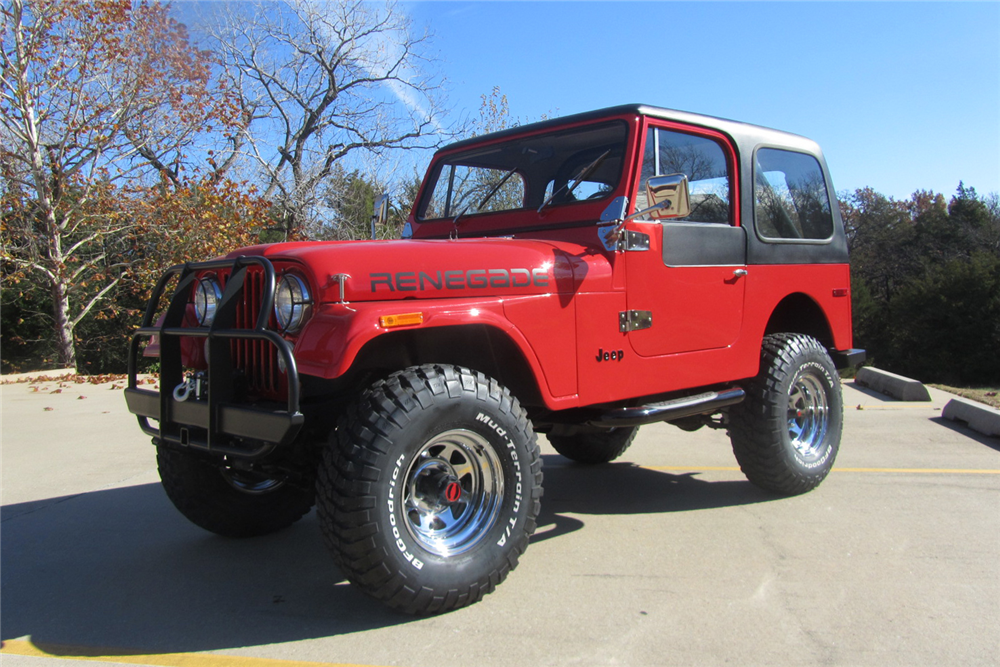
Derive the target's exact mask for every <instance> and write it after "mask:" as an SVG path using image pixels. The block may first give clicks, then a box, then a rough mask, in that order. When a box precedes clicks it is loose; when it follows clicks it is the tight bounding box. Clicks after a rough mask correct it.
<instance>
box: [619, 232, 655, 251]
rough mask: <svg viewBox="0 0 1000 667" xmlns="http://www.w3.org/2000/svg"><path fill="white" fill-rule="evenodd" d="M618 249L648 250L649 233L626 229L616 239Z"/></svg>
mask: <svg viewBox="0 0 1000 667" xmlns="http://www.w3.org/2000/svg"><path fill="white" fill-rule="evenodd" d="M618 249H619V250H623V251H625V252H643V251H645V250H649V234H644V233H642V232H634V231H632V230H631V229H626V230H625V231H624V232H623V233H622V235H621V237H620V238H619V239H618Z"/></svg>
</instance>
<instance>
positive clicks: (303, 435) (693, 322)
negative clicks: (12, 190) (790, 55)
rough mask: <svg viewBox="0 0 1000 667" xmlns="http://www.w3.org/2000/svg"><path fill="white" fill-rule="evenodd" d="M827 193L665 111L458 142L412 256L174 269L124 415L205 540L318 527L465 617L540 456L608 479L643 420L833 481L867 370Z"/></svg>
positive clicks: (398, 251) (778, 160) (793, 168)
mask: <svg viewBox="0 0 1000 667" xmlns="http://www.w3.org/2000/svg"><path fill="white" fill-rule="evenodd" d="M833 193H834V191H833V186H832V183H831V182H830V177H829V174H828V173H827V169H826V164H825V162H824V160H823V156H822V154H821V152H820V149H819V147H818V146H817V145H816V144H815V143H813V142H812V141H809V140H807V139H804V138H802V137H798V136H795V135H791V134H786V133H784V132H778V131H775V130H769V129H765V128H762V127H755V126H752V125H746V124H743V123H737V122H733V121H728V120H721V119H718V118H711V117H707V116H700V115H694V114H690V113H683V112H678V111H669V110H665V109H658V108H654V107H648V106H639V105H631V106H621V107H615V108H611V109H604V110H601V111H595V112H592V113H586V114H580V115H574V116H569V117H566V118H559V119H556V120H550V121H545V122H541V123H536V124H533V125H527V126H523V127H518V128H514V129H511V130H505V131H503V132H497V133H495V134H490V135H486V136H482V137H477V138H475V139H469V140H467V141H461V142H458V143H455V144H451V145H449V146H446V147H445V148H443V149H441V150H440V151H438V153H437V154H436V155H435V156H434V158H433V160H432V161H431V164H430V167H429V169H428V171H427V176H426V178H425V179H424V183H423V186H422V188H421V191H420V194H419V196H418V198H417V200H416V204H415V206H414V209H413V211H412V213H411V215H410V218H409V220H408V222H407V223H406V226H405V229H404V231H403V238H402V239H401V240H397V241H351V242H309V243H282V244H275V245H266V246H255V247H251V248H242V249H240V250H237V251H234V252H233V253H231V254H230V255H228V256H226V257H224V258H221V259H215V260H211V261H205V262H195V263H189V264H184V265H182V266H176V267H173V268H172V269H170V270H169V271H168V272H167V274H166V275H165V276H164V277H163V279H162V280H161V281H160V283H159V284H158V286H157V287H156V290H155V292H154V294H153V297H152V299H151V301H150V305H149V307H148V308H147V312H146V314H145V319H144V322H143V325H142V328H141V329H139V331H138V332H137V333H136V335H135V338H134V339H133V342H132V346H131V350H130V356H129V362H130V372H129V388H128V389H127V391H126V397H127V400H128V406H129V410H131V411H132V412H133V413H135V414H136V415H138V417H139V423H140V425H141V427H142V429H143V430H144V431H145V432H146V433H148V434H150V435H152V436H153V442H154V444H155V445H156V448H157V461H158V464H159V470H160V476H161V479H162V481H163V486H164V488H165V489H166V492H167V494H168V495H169V497H170V499H171V500H172V501H173V503H174V504H175V505H176V506H177V508H178V509H179V510H180V511H181V512H182V513H183V514H184V515H185V516H186V517H187V518H188V519H190V520H191V521H193V522H194V523H196V524H197V525H199V526H201V527H203V528H205V529H207V530H210V531H213V532H215V533H219V534H221V535H228V536H250V535H261V534H264V533H268V532H271V531H275V530H278V529H280V528H284V527H286V526H288V525H290V524H292V523H293V522H295V521H296V520H298V519H299V518H300V517H301V516H302V515H304V514H305V513H306V512H308V511H309V509H310V508H311V507H312V506H313V504H314V503H315V504H317V505H318V515H319V521H320V524H321V525H322V528H323V532H324V534H325V537H326V541H327V544H328V545H329V547H330V550H331V552H332V553H333V557H334V560H335V561H336V563H337V565H338V566H339V567H340V569H341V571H342V572H343V573H344V574H345V575H346V576H347V578H348V579H350V581H351V582H353V583H354V584H356V585H358V586H360V587H361V588H362V589H364V590H365V591H366V592H368V593H369V594H371V595H373V596H375V597H376V598H378V599H380V600H383V601H384V602H386V603H388V604H389V605H391V606H393V607H396V608H399V609H402V610H405V611H409V612H415V613H433V612H441V611H446V610H449V609H454V608H457V607H461V606H463V605H466V604H469V603H472V602H475V601H476V600H478V599H480V598H481V597H482V596H483V595H484V594H486V593H488V592H490V591H491V590H493V588H494V587H495V586H496V585H497V584H499V583H500V582H501V581H503V579H504V578H505V577H506V576H507V573H508V572H509V571H510V570H512V569H513V568H514V567H515V566H516V564H517V560H518V557H519V556H520V555H521V554H522V553H523V552H524V550H525V548H526V547H527V546H528V541H529V538H530V536H531V534H532V532H533V531H534V529H535V519H536V516H537V515H538V511H539V502H540V499H541V496H542V471H541V460H540V458H539V450H538V445H537V442H536V435H535V434H536V433H544V434H546V435H547V437H548V439H549V441H550V442H551V443H552V445H553V447H555V449H556V450H557V451H558V452H559V453H560V454H562V455H563V456H566V457H568V458H570V459H573V460H575V461H579V462H581V463H590V464H596V463H604V462H607V461H611V460H612V459H614V458H615V457H617V456H619V455H621V454H622V452H624V451H625V449H626V448H627V447H628V446H629V444H630V443H631V442H632V440H633V438H635V434H636V431H637V430H638V428H639V427H640V426H641V425H643V424H649V423H652V422H659V421H665V422H671V423H673V424H675V425H677V426H679V427H680V428H682V429H684V430H694V429H696V428H699V427H702V426H708V427H711V428H724V429H727V430H728V432H729V434H730V437H731V439H732V444H733V450H734V452H735V454H736V458H737V460H738V461H739V463H740V466H741V468H742V469H743V471H744V473H745V474H746V476H747V477H748V478H749V479H750V481H752V482H753V483H754V484H757V485H758V486H761V487H763V488H765V489H768V490H770V491H773V492H775V493H779V494H797V493H803V492H805V491H808V490H810V489H812V488H813V487H815V486H816V485H818V484H819V483H820V482H821V481H822V480H823V478H824V477H825V476H826V475H827V473H828V472H829V471H830V468H831V467H832V465H833V461H834V457H835V456H836V453H837V449H838V446H839V442H840V435H841V426H842V399H841V392H840V385H839V381H838V374H837V369H838V368H843V367H847V366H850V365H853V364H857V363H859V362H860V361H861V360H863V358H864V351H862V350H855V349H852V341H851V298H850V275H849V268H848V258H847V243H846V240H845V236H844V227H843V223H842V221H841V218H840V213H839V211H838V208H837V203H836V199H835V197H834V194H833ZM168 288H169V289H168ZM154 322H156V324H155V325H154ZM150 339H155V341H153V343H154V344H149V343H150ZM143 350H145V352H143ZM143 353H145V354H147V355H150V354H158V355H159V361H160V370H161V379H160V386H161V390H160V391H151V390H148V389H140V388H139V387H138V386H137V383H136V369H137V362H138V359H139V357H140V355H141V354H143ZM150 420H154V421H155V424H153V423H151V421H150Z"/></svg>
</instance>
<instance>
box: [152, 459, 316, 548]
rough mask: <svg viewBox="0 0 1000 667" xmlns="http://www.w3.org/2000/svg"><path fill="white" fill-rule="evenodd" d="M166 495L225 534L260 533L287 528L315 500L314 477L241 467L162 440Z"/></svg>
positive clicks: (209, 528) (200, 523)
mask: <svg viewBox="0 0 1000 667" xmlns="http://www.w3.org/2000/svg"><path fill="white" fill-rule="evenodd" d="M156 463H157V467H158V468H159V471H160V481H161V482H162V483H163V489H164V491H166V493H167V497H168V498H170V501H171V502H172V503H173V504H174V507H176V508H177V509H178V510H180V512H181V514H183V515H184V516H185V517H187V518H188V520H190V521H191V523H193V524H195V525H196V526H200V527H201V528H204V529H205V530H207V531H210V532H213V533H216V534H217V535H222V536H224V537H256V536H258V535H267V534H268V533H273V532H275V531H278V530H281V529H282V528H287V527H288V526H290V525H292V524H293V523H295V522H296V521H298V520H299V519H301V518H302V517H303V516H304V515H305V514H306V513H307V512H308V511H309V510H310V509H311V508H312V506H313V502H314V495H313V490H312V488H311V487H312V481H311V478H310V479H309V480H306V484H305V485H303V484H302V483H298V484H294V483H292V481H290V480H288V479H286V478H284V477H273V476H268V475H263V474H259V473H255V472H252V471H249V470H240V469H238V468H236V467H233V466H230V465H227V463H226V461H225V460H224V459H221V458H218V459H216V458H214V457H209V456H206V455H202V454H201V453H200V452H197V451H185V450H180V449H174V448H171V447H166V446H164V445H158V446H157V448H156Z"/></svg>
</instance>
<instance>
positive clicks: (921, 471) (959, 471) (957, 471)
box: [639, 466, 1000, 475]
mask: <svg viewBox="0 0 1000 667" xmlns="http://www.w3.org/2000/svg"><path fill="white" fill-rule="evenodd" d="M639 467H640V468H645V469H647V470H663V471H670V472H720V471H721V472H740V469H739V468H738V467H736V466H639ZM832 472H881V473H907V474H917V475H928V474H933V475H1000V470H989V469H976V468H834V469H833V470H832Z"/></svg>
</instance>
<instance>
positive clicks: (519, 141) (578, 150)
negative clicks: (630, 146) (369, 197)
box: [417, 121, 628, 220]
mask: <svg viewBox="0 0 1000 667" xmlns="http://www.w3.org/2000/svg"><path fill="white" fill-rule="evenodd" d="M627 137H628V126H627V125H626V124H625V123H624V122H620V121H615V122H610V123H601V124H597V125H589V126H585V127H578V128H573V129H570V130H561V131H558V132H551V133H548V134H542V135H535V136H530V137H524V138H514V139H511V140H509V141H506V142H504V143H501V144H492V145H489V146H483V147H476V148H470V149H469V150H467V151H465V152H463V153H458V154H455V155H451V156H449V157H448V158H447V159H445V160H444V161H442V162H440V163H438V165H437V166H436V168H435V170H434V173H432V174H431V177H430V178H431V181H430V182H429V183H428V185H427V187H426V188H425V189H424V196H423V200H422V201H421V203H420V205H419V206H418V209H417V218H418V219H420V220H437V219H441V218H452V219H454V218H457V217H463V218H464V217H468V216H473V215H476V214H483V213H495V212H498V211H513V210H521V209H539V208H542V205H543V203H544V205H545V208H548V207H555V206H562V205H566V204H573V203H576V202H580V201H592V200H596V199H603V198H605V197H607V196H608V195H610V194H611V192H612V191H613V190H614V189H615V187H617V185H618V181H619V178H620V177H621V172H622V164H623V157H624V155H625V142H626V139H627ZM504 179H506V180H504Z"/></svg>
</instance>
